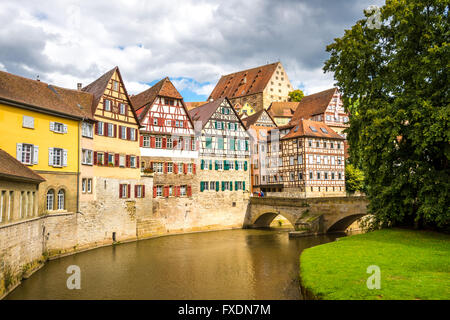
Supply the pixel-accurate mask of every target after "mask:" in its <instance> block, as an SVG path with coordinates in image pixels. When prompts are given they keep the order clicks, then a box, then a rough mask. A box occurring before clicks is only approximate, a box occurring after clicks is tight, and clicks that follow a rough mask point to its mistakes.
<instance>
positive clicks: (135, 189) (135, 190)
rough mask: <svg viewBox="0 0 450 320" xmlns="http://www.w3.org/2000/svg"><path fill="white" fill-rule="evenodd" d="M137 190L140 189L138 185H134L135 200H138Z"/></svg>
mask: <svg viewBox="0 0 450 320" xmlns="http://www.w3.org/2000/svg"><path fill="white" fill-rule="evenodd" d="M137 188H138V186H137V184H136V185H134V197H135V198H137Z"/></svg>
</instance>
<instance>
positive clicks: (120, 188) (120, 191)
mask: <svg viewBox="0 0 450 320" xmlns="http://www.w3.org/2000/svg"><path fill="white" fill-rule="evenodd" d="M122 196H123V194H122V185H121V184H119V198H122Z"/></svg>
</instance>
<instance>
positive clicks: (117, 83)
mask: <svg viewBox="0 0 450 320" xmlns="http://www.w3.org/2000/svg"><path fill="white" fill-rule="evenodd" d="M113 90H114V91H119V82H118V81H116V80H113Z"/></svg>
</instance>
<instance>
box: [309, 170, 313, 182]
mask: <svg viewBox="0 0 450 320" xmlns="http://www.w3.org/2000/svg"><path fill="white" fill-rule="evenodd" d="M312 179H313V173H312V171H310V172H309V180H312Z"/></svg>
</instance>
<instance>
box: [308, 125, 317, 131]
mask: <svg viewBox="0 0 450 320" xmlns="http://www.w3.org/2000/svg"><path fill="white" fill-rule="evenodd" d="M309 128H310V129H311V131H312V132H317V129H316V127H313V126H309Z"/></svg>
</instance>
